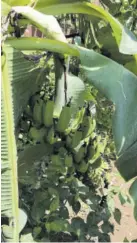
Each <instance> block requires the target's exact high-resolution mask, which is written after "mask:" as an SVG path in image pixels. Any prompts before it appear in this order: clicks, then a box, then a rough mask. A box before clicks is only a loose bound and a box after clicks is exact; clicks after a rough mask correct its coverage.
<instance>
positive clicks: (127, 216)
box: [69, 167, 137, 242]
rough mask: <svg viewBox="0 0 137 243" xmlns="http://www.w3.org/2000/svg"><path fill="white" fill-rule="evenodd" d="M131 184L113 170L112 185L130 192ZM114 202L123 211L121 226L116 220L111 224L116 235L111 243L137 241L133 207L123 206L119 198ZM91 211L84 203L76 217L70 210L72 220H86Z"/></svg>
mask: <svg viewBox="0 0 137 243" xmlns="http://www.w3.org/2000/svg"><path fill="white" fill-rule="evenodd" d="M131 183H132V182H129V183H126V182H125V181H124V180H123V179H122V178H121V177H120V175H118V172H117V170H116V168H115V167H114V168H113V171H112V178H111V184H112V185H115V186H120V187H121V190H122V189H124V190H127V191H128V188H129V187H130V185H131ZM114 200H115V206H116V207H117V208H119V209H120V211H121V214H122V218H121V222H120V225H119V224H118V223H117V222H116V221H115V220H114V219H112V220H111V222H112V223H113V224H114V234H111V235H110V237H111V242H123V241H124V239H125V237H126V238H127V239H128V241H132V240H135V239H137V222H136V221H135V220H134V216H133V206H132V205H131V204H129V203H126V204H124V205H121V203H120V200H119V198H118V196H115V198H114ZM89 211H90V209H89V208H88V206H87V205H86V204H84V203H81V210H80V211H79V213H78V214H77V215H74V212H73V211H72V209H71V208H69V213H70V218H73V217H76V216H79V217H81V218H83V219H84V220H85V219H86V217H87V214H88V213H89Z"/></svg>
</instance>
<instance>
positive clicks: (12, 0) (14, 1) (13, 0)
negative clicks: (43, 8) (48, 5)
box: [2, 0, 32, 6]
mask: <svg viewBox="0 0 137 243" xmlns="http://www.w3.org/2000/svg"><path fill="white" fill-rule="evenodd" d="M2 2H5V3H7V4H8V5H10V6H19V5H20V6H21V5H27V4H30V3H31V2H32V1H31V0H20V1H18V0H3V1H2Z"/></svg>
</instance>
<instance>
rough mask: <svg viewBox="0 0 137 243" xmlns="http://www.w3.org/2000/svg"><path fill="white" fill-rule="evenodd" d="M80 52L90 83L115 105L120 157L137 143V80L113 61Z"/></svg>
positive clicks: (115, 126) (115, 125)
mask: <svg viewBox="0 0 137 243" xmlns="http://www.w3.org/2000/svg"><path fill="white" fill-rule="evenodd" d="M78 49H79V50H80V59H81V64H82V70H83V71H84V76H85V79H86V80H87V82H90V83H92V84H94V85H95V86H96V88H97V89H99V90H100V91H101V92H102V93H104V95H105V96H107V97H108V98H109V99H110V100H111V101H112V102H113V103H114V104H115V113H114V115H113V135H114V140H115V145H116V149H117V153H118V155H120V154H122V153H123V152H124V151H125V150H127V149H128V148H129V147H130V146H131V145H132V144H133V143H134V142H135V141H136V140H137V126H136V124H137V99H136V94H137V77H136V76H135V75H134V74H132V73H131V72H129V71H128V70H127V69H125V68H124V67H123V66H122V65H119V64H118V63H116V62H114V61H112V60H111V59H108V58H106V57H104V56H102V55H100V54H98V53H96V52H94V51H92V50H87V49H85V48H83V49H82V48H80V47H78Z"/></svg>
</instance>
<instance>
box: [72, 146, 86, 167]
mask: <svg viewBox="0 0 137 243" xmlns="http://www.w3.org/2000/svg"><path fill="white" fill-rule="evenodd" d="M86 152H87V144H86V143H84V144H83V145H82V146H81V147H80V148H79V150H78V151H77V152H75V153H74V160H75V161H76V162H77V163H80V161H81V160H82V159H83V158H84V157H85V155H86Z"/></svg>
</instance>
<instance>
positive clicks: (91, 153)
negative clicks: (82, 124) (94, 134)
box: [87, 144, 96, 160]
mask: <svg viewBox="0 0 137 243" xmlns="http://www.w3.org/2000/svg"><path fill="white" fill-rule="evenodd" d="M95 153H96V150H95V148H94V147H93V145H92V144H89V146H88V149H87V158H88V160H92V159H93V157H94V155H95Z"/></svg>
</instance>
